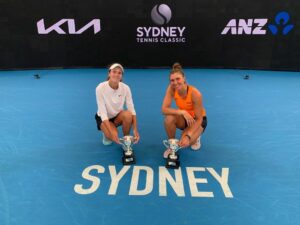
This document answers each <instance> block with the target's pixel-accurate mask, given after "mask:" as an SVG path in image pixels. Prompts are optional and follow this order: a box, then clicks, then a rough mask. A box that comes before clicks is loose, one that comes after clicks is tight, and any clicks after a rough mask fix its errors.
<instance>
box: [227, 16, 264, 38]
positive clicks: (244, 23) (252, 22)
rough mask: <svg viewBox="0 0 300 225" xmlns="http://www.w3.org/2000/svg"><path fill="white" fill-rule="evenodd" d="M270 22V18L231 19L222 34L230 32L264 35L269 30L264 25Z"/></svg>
mask: <svg viewBox="0 0 300 225" xmlns="http://www.w3.org/2000/svg"><path fill="white" fill-rule="evenodd" d="M267 23H268V19H231V20H230V21H229V22H228V23H227V25H226V27H225V28H224V29H223V31H222V33H221V34H222V35H225V34H227V33H228V32H229V34H235V35H242V34H255V35H264V34H266V32H267V30H265V29H264V26H265V25H266V24H267Z"/></svg>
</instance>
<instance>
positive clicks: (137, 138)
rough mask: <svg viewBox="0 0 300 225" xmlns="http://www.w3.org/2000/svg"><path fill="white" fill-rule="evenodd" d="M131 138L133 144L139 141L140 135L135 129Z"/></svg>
mask: <svg viewBox="0 0 300 225" xmlns="http://www.w3.org/2000/svg"><path fill="white" fill-rule="evenodd" d="M133 136H134V142H133V143H134V144H136V143H138V142H139V140H140V134H139V132H138V130H137V128H135V129H133Z"/></svg>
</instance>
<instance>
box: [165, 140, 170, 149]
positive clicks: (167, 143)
mask: <svg viewBox="0 0 300 225" xmlns="http://www.w3.org/2000/svg"><path fill="white" fill-rule="evenodd" d="M163 144H164V146H166V148H170V145H169V142H168V140H163Z"/></svg>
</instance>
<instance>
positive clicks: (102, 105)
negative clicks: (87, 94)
mask: <svg viewBox="0 0 300 225" xmlns="http://www.w3.org/2000/svg"><path fill="white" fill-rule="evenodd" d="M96 99H97V105H98V111H97V114H98V116H100V117H101V120H102V121H104V120H108V119H111V118H113V117H115V116H117V115H118V113H119V112H121V111H122V110H124V106H125V103H126V108H127V109H128V110H129V111H130V112H131V113H132V115H136V112H135V109H134V104H133V101H132V95H131V91H130V88H129V86H128V85H126V84H124V83H122V82H120V83H119V87H118V89H116V90H115V89H113V88H111V87H110V86H109V84H108V81H104V82H102V83H100V84H99V85H98V86H97V88H96Z"/></svg>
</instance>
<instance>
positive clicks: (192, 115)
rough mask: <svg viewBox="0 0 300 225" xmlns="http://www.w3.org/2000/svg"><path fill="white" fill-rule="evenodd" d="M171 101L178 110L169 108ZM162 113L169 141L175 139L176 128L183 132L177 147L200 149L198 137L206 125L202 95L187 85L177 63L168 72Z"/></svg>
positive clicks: (167, 151)
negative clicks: (168, 82) (168, 76)
mask: <svg viewBox="0 0 300 225" xmlns="http://www.w3.org/2000/svg"><path fill="white" fill-rule="evenodd" d="M173 99H174V100H175V103H176V105H177V107H178V109H174V108H171V103H172V100H173ZM162 113H163V114H164V115H165V121H164V125H165V129H166V132H167V135H168V138H169V139H170V138H175V134H176V128H179V129H181V130H182V131H183V132H182V134H181V138H180V140H179V146H181V147H183V148H185V147H188V146H191V148H192V149H193V150H198V149H200V147H201V144H200V136H201V134H202V133H203V131H204V130H205V128H206V125H207V119H206V112H205V109H204V107H203V104H202V95H201V93H200V92H199V91H198V90H197V88H195V87H193V86H191V85H188V84H187V82H186V79H185V75H184V72H183V70H182V67H181V65H180V64H179V63H175V64H174V65H173V67H172V70H171V72H170V84H169V86H168V89H167V91H166V95H165V98H164V101H163V104H162ZM170 153H171V150H170V149H167V150H166V151H165V152H164V157H165V158H167V157H168V155H169V154H170Z"/></svg>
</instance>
